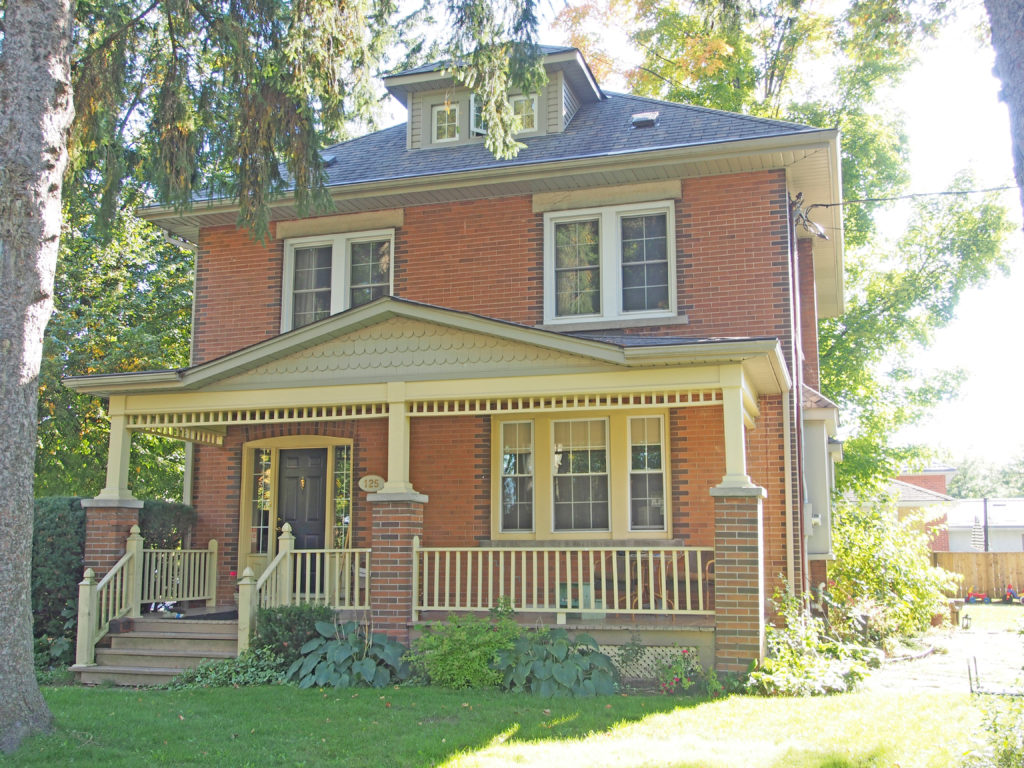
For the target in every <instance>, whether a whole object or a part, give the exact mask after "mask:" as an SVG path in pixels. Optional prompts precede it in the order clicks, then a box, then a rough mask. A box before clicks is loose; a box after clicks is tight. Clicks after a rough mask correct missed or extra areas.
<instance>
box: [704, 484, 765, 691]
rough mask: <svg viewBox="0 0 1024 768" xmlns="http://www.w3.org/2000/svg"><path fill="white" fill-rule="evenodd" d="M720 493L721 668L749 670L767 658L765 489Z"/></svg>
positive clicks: (717, 513)
mask: <svg viewBox="0 0 1024 768" xmlns="http://www.w3.org/2000/svg"><path fill="white" fill-rule="evenodd" d="M711 495H712V496H713V497H714V498H715V668H716V669H717V670H718V671H719V672H746V671H747V669H748V668H749V666H750V662H751V661H752V660H754V659H757V660H761V659H763V658H764V652H765V635H764V606H765V595H764V556H763V552H764V526H763V514H762V500H763V499H764V497H765V495H766V494H765V490H764V489H763V488H759V487H757V486H753V487H749V488H723V487H722V486H719V487H717V488H712V489H711Z"/></svg>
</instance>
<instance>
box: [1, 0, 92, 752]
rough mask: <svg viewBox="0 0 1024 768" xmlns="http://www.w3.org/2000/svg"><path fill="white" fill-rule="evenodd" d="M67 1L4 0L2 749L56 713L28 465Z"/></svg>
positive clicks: (55, 184)
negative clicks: (36, 578)
mask: <svg viewBox="0 0 1024 768" xmlns="http://www.w3.org/2000/svg"><path fill="white" fill-rule="evenodd" d="M73 13H74V2H73V0H8V2H7V4H6V10H5V12H4V18H3V30H4V31H3V42H2V48H0V750H3V751H4V752H12V751H13V750H15V749H17V747H18V745H19V744H21V742H22V740H23V739H24V738H25V737H26V736H28V735H29V734H31V733H32V732H34V731H43V730H47V729H49V728H50V727H51V722H52V717H51V715H50V712H49V710H48V709H47V708H46V703H45V702H44V701H43V697H42V696H41V695H40V693H39V687H38V685H36V679H35V671H34V666H33V663H32V603H31V583H30V582H31V568H30V567H31V555H32V506H33V499H32V473H33V465H34V462H35V449H36V397H37V392H38V391H37V382H36V378H37V376H38V373H39V362H40V359H41V357H42V351H43V331H44V329H45V328H46V323H47V321H48V320H49V319H50V312H51V311H52V308H53V301H52V293H53V274H54V270H55V267H56V264H57V244H58V239H59V237H60V226H61V205H60V201H61V179H62V176H63V174H64V169H65V166H66V165H67V133H68V128H69V127H70V125H71V120H72V118H73V117H74V108H73V107H72V104H71V66H70V56H71V25H72V18H73Z"/></svg>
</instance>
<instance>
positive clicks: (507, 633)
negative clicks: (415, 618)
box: [409, 615, 520, 688]
mask: <svg viewBox="0 0 1024 768" xmlns="http://www.w3.org/2000/svg"><path fill="white" fill-rule="evenodd" d="M519 634H520V630H519V625H518V624H516V622H515V620H514V619H512V618H510V617H508V616H500V617H498V618H497V619H494V620H490V619H483V618H477V617H476V616H472V615H466V616H449V617H448V621H447V622H446V623H444V624H442V623H440V622H437V623H436V624H433V625H431V626H430V627H427V628H426V629H425V630H424V631H423V634H422V635H420V637H419V638H418V639H417V640H416V641H415V642H414V643H413V650H412V653H410V654H409V660H410V661H411V662H412V665H413V668H414V669H416V670H417V671H419V672H421V673H423V674H425V675H426V677H427V679H428V680H429V681H430V683H431V684H433V685H440V686H441V687H443V688H487V687H491V686H497V685H500V684H501V679H502V676H501V674H500V673H499V672H498V671H497V670H495V669H494V662H495V660H496V659H497V655H498V651H500V650H507V649H510V648H512V644H513V643H514V642H515V640H516V638H517V637H519Z"/></svg>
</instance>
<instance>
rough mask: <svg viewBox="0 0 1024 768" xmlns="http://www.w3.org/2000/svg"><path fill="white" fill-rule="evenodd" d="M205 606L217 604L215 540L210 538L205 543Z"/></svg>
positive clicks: (210, 606) (209, 606) (211, 606)
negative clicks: (207, 542)
mask: <svg viewBox="0 0 1024 768" xmlns="http://www.w3.org/2000/svg"><path fill="white" fill-rule="evenodd" d="M206 550H207V552H208V554H207V555H206V595H207V597H206V607H207V608H213V607H215V606H216V605H217V540H216V539H210V543H209V544H207V545H206Z"/></svg>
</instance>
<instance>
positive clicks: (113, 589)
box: [75, 525, 142, 666]
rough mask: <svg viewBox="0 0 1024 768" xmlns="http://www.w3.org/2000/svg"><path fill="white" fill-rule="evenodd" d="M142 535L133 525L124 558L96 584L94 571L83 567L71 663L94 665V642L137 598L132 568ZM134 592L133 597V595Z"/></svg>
mask: <svg viewBox="0 0 1024 768" xmlns="http://www.w3.org/2000/svg"><path fill="white" fill-rule="evenodd" d="M141 544H142V536H141V535H140V533H139V526H137V525H133V526H132V530H131V534H130V535H129V536H128V542H127V545H126V547H125V549H126V551H125V553H124V555H123V556H122V557H121V559H120V560H118V561H117V562H116V563H115V564H114V567H113V568H111V569H110V570H109V571H107V572H106V574H104V576H103V578H102V579H100V580H99V582H98V583H97V581H96V572H95V571H94V570H93V569H92V568H86V569H85V574H84V576H83V578H82V581H81V582H79V584H78V642H77V645H76V647H75V664H77V665H79V666H91V665H93V664H95V663H96V643H98V642H99V641H100V640H101V639H102V638H103V636H104V635H106V634H107V632H109V631H110V622H112V621H115V620H116V619H120V618H121V617H123V616H126V615H128V613H129V612H131V610H132V606H133V605H137V602H136V601H135V599H134V598H135V597H137V596H138V591H137V584H136V581H137V580H136V579H135V578H134V575H135V574H134V573H133V571H134V570H136V569H135V568H134V567H133V566H134V565H136V564H137V562H138V559H137V558H138V553H139V551H140V549H141ZM133 593H134V594H133Z"/></svg>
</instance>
